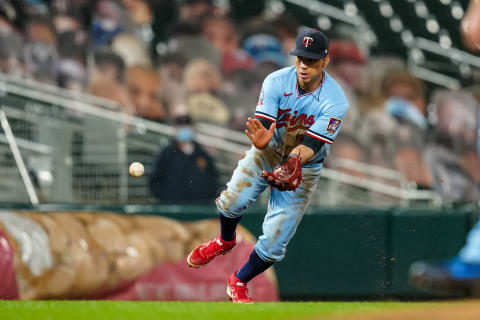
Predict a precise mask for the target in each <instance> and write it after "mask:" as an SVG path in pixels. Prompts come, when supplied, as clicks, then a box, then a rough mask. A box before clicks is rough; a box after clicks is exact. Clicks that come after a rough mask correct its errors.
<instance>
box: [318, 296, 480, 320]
mask: <svg viewBox="0 0 480 320" xmlns="http://www.w3.org/2000/svg"><path fill="white" fill-rule="evenodd" d="M313 319H328V320H480V300H462V301H443V302H438V303H435V305H432V304H431V303H430V302H428V303H426V304H425V305H424V306H415V308H414V309H413V308H412V309H410V308H408V309H404V310H395V311H384V312H374V313H364V314H361V315H360V314H357V315H348V316H341V317H338V316H336V317H332V318H323V317H319V318H313Z"/></svg>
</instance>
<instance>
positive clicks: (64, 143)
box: [0, 74, 441, 207]
mask: <svg viewBox="0 0 480 320" xmlns="http://www.w3.org/2000/svg"><path fill="white" fill-rule="evenodd" d="M0 98H1V100H0V104H1V105H0V108H1V110H2V111H3V112H4V113H5V116H6V122H7V123H8V125H9V126H10V127H11V129H12V133H13V138H14V141H15V143H16V145H17V146H18V149H19V151H20V155H21V157H22V160H23V162H24V164H25V169H26V170H27V171H28V173H29V175H28V176H29V177H30V178H31V181H32V184H33V186H34V189H35V193H36V195H37V197H38V199H39V202H41V203H93V204H94V203H101V204H127V203H131V204H154V203H156V201H155V199H154V198H152V196H151V195H150V192H149V189H148V178H147V176H148V172H150V170H151V165H152V161H153V157H154V155H155V153H156V152H158V150H160V149H161V148H162V147H164V146H166V145H167V144H168V142H169V140H170V139H171V138H172V136H173V134H174V128H173V127H172V126H169V125H165V124H160V123H156V122H153V121H149V120H146V119H142V118H138V117H134V116H131V115H128V114H126V113H125V112H123V111H122V107H121V106H120V105H118V104H116V103H114V102H111V101H108V100H104V99H99V98H96V97H92V96H89V95H86V94H79V93H76V92H71V91H68V90H63V89H59V88H57V87H52V86H48V85H44V84H39V83H36V82H33V81H28V80H24V79H18V78H14V77H11V76H8V75H5V74H0ZM196 129H197V132H198V133H197V135H196V140H197V141H198V142H199V143H200V144H202V145H203V146H204V147H205V148H206V149H207V150H208V151H209V152H210V153H212V154H213V155H214V158H215V159H216V166H217V168H218V169H219V171H220V173H221V181H220V182H221V183H222V184H224V183H226V182H227V181H228V179H229V177H230V175H231V173H232V172H233V169H234V168H235V165H236V162H237V161H238V160H239V159H240V158H241V157H242V156H243V154H244V152H245V151H246V150H247V149H248V148H249V147H250V143H249V141H248V138H247V137H245V136H244V135H243V134H242V133H239V132H235V131H232V130H229V129H226V128H221V127H216V126H212V125H211V124H198V126H197V128H196ZM7 138H8V137H7V135H6V132H3V129H2V132H0V173H1V175H2V179H1V180H0V191H2V192H0V201H1V202H18V203H29V202H31V199H32V197H31V196H29V194H28V193H27V188H26V184H25V181H24V180H22V179H21V176H20V171H19V165H18V161H16V160H15V159H14V157H13V154H12V144H11V142H9V140H8V139H7ZM133 161H139V162H142V163H143V164H144V166H145V171H146V177H143V178H140V179H137V178H132V177H130V176H129V175H128V164H129V163H131V162H133ZM339 166H340V167H344V168H349V169H352V168H354V169H355V170H356V171H359V172H362V174H363V176H365V178H361V179H360V178H358V177H356V176H353V175H351V174H348V173H344V172H341V171H339V170H333V169H329V168H325V170H324V173H323V175H322V179H321V182H320V183H319V186H318V189H317V192H316V194H315V196H314V197H313V200H312V204H313V205H319V206H363V207H371V206H376V207H389V206H416V205H424V204H427V205H430V206H438V205H440V204H441V200H440V199H439V197H438V196H437V195H436V194H435V193H433V192H430V191H421V190H416V189H415V187H414V186H413V187H412V185H411V184H409V183H408V182H407V181H405V179H404V178H402V177H401V175H400V174H399V173H398V172H395V171H389V170H386V169H382V168H378V167H374V166H371V165H368V164H365V163H353V162H351V161H348V160H342V161H339ZM267 200H268V192H265V193H264V194H262V196H261V197H260V204H262V205H266V203H267Z"/></svg>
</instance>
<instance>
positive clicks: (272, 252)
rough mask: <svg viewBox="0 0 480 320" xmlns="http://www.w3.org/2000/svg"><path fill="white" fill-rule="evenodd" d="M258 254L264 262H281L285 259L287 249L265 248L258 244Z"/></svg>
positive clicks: (277, 247) (279, 247)
mask: <svg viewBox="0 0 480 320" xmlns="http://www.w3.org/2000/svg"><path fill="white" fill-rule="evenodd" d="M256 251H257V254H258V256H259V257H260V258H262V260H264V261H268V262H274V263H275V262H279V261H282V260H283V258H285V254H286V252H287V249H286V248H285V247H281V246H265V245H263V244H262V243H258V244H257V246H256Z"/></svg>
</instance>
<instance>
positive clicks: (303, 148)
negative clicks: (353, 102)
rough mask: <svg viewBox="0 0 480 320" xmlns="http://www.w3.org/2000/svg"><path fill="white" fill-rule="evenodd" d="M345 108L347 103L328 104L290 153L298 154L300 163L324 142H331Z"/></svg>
mask: <svg viewBox="0 0 480 320" xmlns="http://www.w3.org/2000/svg"><path fill="white" fill-rule="evenodd" d="M347 110H348V104H339V105H333V106H330V107H329V108H328V109H327V111H326V112H325V113H323V114H321V115H320V117H319V118H318V119H317V120H316V121H315V123H314V124H313V125H312V126H311V127H310V128H309V129H308V130H307V132H306V134H305V137H304V138H303V141H302V143H301V144H299V145H298V146H296V147H295V148H294V149H293V150H292V152H291V153H290V154H291V155H300V157H301V163H302V165H303V164H305V163H307V162H309V161H310V160H311V159H312V158H313V156H314V155H315V154H316V153H317V152H319V151H320V149H322V147H323V146H324V145H325V144H326V143H327V144H332V143H333V141H334V140H335V138H336V137H337V135H338V132H339V131H340V127H341V125H342V121H343V119H344V117H345V114H346V113H347Z"/></svg>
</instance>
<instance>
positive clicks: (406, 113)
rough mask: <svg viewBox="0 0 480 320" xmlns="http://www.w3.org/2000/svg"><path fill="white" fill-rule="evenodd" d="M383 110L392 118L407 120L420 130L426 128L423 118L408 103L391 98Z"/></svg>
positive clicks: (425, 121)
mask: <svg viewBox="0 0 480 320" xmlns="http://www.w3.org/2000/svg"><path fill="white" fill-rule="evenodd" d="M384 108H385V110H386V111H387V112H388V113H389V114H391V115H392V116H394V117H398V118H402V119H405V120H409V121H411V122H413V123H415V124H416V125H417V126H418V127H420V128H422V129H426V128H427V120H426V119H425V116H424V115H423V114H422V113H421V112H420V111H419V110H418V109H417V108H416V107H415V106H414V105H413V104H412V103H410V102H409V101H406V100H404V99H401V98H397V97H393V98H390V99H388V100H387V101H386V102H385V106H384Z"/></svg>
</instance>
